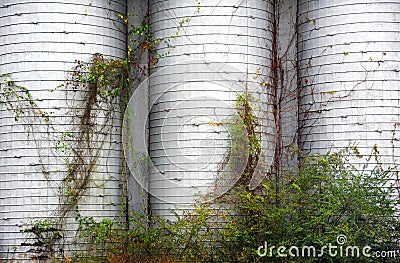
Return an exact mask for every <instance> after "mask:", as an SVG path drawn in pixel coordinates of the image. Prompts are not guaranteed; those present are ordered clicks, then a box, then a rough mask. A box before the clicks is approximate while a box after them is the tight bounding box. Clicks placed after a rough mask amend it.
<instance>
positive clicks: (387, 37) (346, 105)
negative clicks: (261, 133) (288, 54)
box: [298, 0, 400, 164]
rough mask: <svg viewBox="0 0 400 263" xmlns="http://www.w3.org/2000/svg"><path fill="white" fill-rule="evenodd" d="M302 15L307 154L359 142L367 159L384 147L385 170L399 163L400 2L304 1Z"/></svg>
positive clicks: (304, 145) (302, 100)
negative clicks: (397, 124)
mask: <svg viewBox="0 0 400 263" xmlns="http://www.w3.org/2000/svg"><path fill="white" fill-rule="evenodd" d="M298 8H299V16H298V19H299V21H298V22H299V32H298V60H299V80H300V81H301V86H302V87H301V89H300V94H301V97H300V111H301V114H300V126H301V127H302V129H301V134H300V146H301V148H302V149H303V150H306V151H312V152H326V151H327V150H328V149H329V148H330V147H331V146H333V147H338V148H339V147H344V146H347V145H348V144H349V142H350V141H353V142H354V141H356V142H357V145H358V146H359V148H360V151H361V153H362V154H364V155H365V154H368V153H370V152H371V149H372V147H373V146H374V144H377V145H378V149H379V151H380V154H381V155H383V156H384V157H383V159H382V161H383V162H384V163H386V164H395V163H398V161H399V159H398V156H399V153H398V146H399V145H398V136H399V133H398V127H397V128H396V129H394V125H395V123H396V122H399V120H400V89H399V88H398V85H399V77H400V76H399V66H400V64H399V61H400V55H399V54H400V53H399V50H400V42H399V39H400V26H399V23H400V2H399V1H360V0H358V1H311V0H301V1H299V5H298ZM393 130H397V134H396V135H395V137H396V136H397V139H396V138H395V137H394V140H393V143H394V145H392V143H391V140H392V137H393ZM393 155H394V158H393Z"/></svg>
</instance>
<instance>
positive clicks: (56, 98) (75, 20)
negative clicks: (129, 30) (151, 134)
mask: <svg viewBox="0 0 400 263" xmlns="http://www.w3.org/2000/svg"><path fill="white" fill-rule="evenodd" d="M89 2H90V1H87V2H82V1H76V0H75V1H17V0H5V1H2V3H1V5H2V6H1V7H0V47H1V54H0V72H1V74H9V76H10V77H11V78H12V79H13V80H14V81H15V83H17V84H19V85H22V86H25V87H26V88H28V89H29V90H30V91H31V94H32V96H33V97H34V98H35V99H40V100H39V102H38V105H39V107H40V108H42V109H43V110H46V111H48V112H53V113H52V114H51V116H50V118H51V121H53V120H54V121H55V122H58V123H57V124H56V129H57V130H59V131H65V130H69V129H71V128H72V129H73V127H71V126H68V124H69V121H68V120H67V119H68V118H63V116H64V114H65V113H66V112H67V111H68V105H69V103H68V102H66V101H65V95H64V94H63V91H56V92H52V93H51V92H49V90H51V89H53V88H55V87H56V86H57V85H59V84H62V83H63V81H64V80H65V78H66V76H67V73H66V71H67V70H70V69H71V68H72V67H73V66H74V65H75V64H74V61H75V60H86V59H88V58H90V57H91V55H93V54H94V53H96V52H98V53H101V54H104V56H106V57H111V58H124V56H125V51H126V50H125V44H126V35H125V31H124V30H125V29H124V28H125V27H124V24H123V23H120V20H119V18H118V17H117V14H118V13H124V12H125V4H122V3H121V2H120V1H106V0H103V1H91V2H90V3H89ZM0 118H1V125H0V138H1V139H0V149H1V150H0V156H1V164H0V207H1V209H0V255H1V256H0V258H3V259H5V258H6V257H7V258H15V259H17V260H19V259H23V258H25V259H28V258H30V257H32V256H40V255H38V254H35V252H34V251H29V249H31V247H29V246H22V245H21V244H22V243H30V240H29V239H27V237H28V236H27V235H25V234H23V233H22V232H21V230H23V229H26V228H29V227H30V226H31V223H32V222H34V221H35V220H44V219H49V218H50V219H51V218H52V216H54V215H55V212H54V209H56V208H57V207H58V204H59V198H58V196H57V194H58V190H59V189H58V185H60V182H59V181H57V180H59V179H62V178H55V177H56V176H55V175H56V174H57V173H59V172H58V171H57V170H59V169H65V166H63V162H62V161H61V160H60V159H59V158H58V159H57V158H54V155H53V153H52V151H54V147H55V143H56V141H54V140H52V141H49V138H52V135H51V134H47V133H46V131H45V127H42V128H41V127H40V126H39V123H33V124H34V125H36V131H40V132H43V133H41V134H38V133H36V134H31V135H30V137H27V134H26V132H25V130H24V125H23V121H21V122H18V123H16V122H15V121H14V118H13V116H12V114H11V113H10V112H8V111H6V110H5V108H1V111H0ZM117 119H118V118H117ZM119 126H120V125H119V123H118V121H117V122H116V123H115V127H113V128H112V130H111V133H112V135H110V136H107V142H106V143H105V144H104V147H105V150H104V152H103V153H102V156H101V157H100V159H99V164H98V166H97V168H96V173H95V175H94V181H95V185H91V186H92V187H91V189H89V190H88V191H86V192H85V196H84V198H83V199H82V201H81V203H79V209H80V211H81V213H82V215H83V216H89V215H90V216H91V215H93V216H95V217H109V216H113V215H116V214H117V213H118V211H119V207H118V203H119V186H118V177H119V167H120V165H119V164H120V159H121V158H120V156H121V150H120V142H119V141H120V139H119ZM53 135H54V134H53ZM33 138H37V140H38V141H39V144H36V143H35V140H34V139H33ZM38 147H39V148H40V151H41V155H42V160H43V161H44V162H45V163H46V165H48V169H49V174H50V177H49V178H51V180H50V181H49V180H46V178H45V177H44V175H43V173H42V172H41V171H40V168H39V166H40V165H39V164H38V162H39V157H38ZM106 156H108V157H106ZM106 158H108V160H107V161H106ZM63 167H64V168H63ZM62 172H63V171H61V173H62ZM64 172H65V171H64ZM72 216H74V215H72ZM67 222H69V223H71V224H73V223H74V220H73V219H71V220H69V221H67ZM75 223H76V222H75ZM66 228H67V229H69V230H71V229H74V228H75V226H72V225H71V226H67V227H66ZM66 236H67V237H68V236H74V234H73V233H66ZM64 249H67V248H64Z"/></svg>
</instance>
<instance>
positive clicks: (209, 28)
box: [149, 0, 274, 216]
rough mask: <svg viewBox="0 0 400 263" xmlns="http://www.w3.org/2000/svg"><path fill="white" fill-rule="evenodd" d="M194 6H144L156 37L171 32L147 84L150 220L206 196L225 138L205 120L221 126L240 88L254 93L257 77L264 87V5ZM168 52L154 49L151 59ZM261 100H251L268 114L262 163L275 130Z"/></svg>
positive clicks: (267, 36) (251, 1)
mask: <svg viewBox="0 0 400 263" xmlns="http://www.w3.org/2000/svg"><path fill="white" fill-rule="evenodd" d="M200 2H201V4H200V5H199V6H198V5H197V4H196V1H193V0H187V1H161V0H152V1H150V6H149V8H150V22H151V27H152V30H154V32H155V36H156V38H168V37H170V36H175V35H176V33H177V32H178V36H177V37H175V38H173V39H170V43H171V46H172V49H171V53H170V54H169V55H167V56H166V57H164V58H161V59H160V61H159V63H158V64H157V71H153V74H154V75H153V76H152V77H151V78H150V148H149V149H150V157H151V160H152V162H153V163H154V165H155V166H154V169H152V170H151V172H150V192H151V193H152V195H153V196H152V198H151V206H152V209H153V213H154V214H157V215H165V216H168V215H171V212H170V211H169V210H170V209H175V211H176V212H178V213H181V212H182V210H185V209H191V208H192V204H193V201H194V199H195V196H196V195H197V194H200V195H201V194H204V193H206V192H207V191H209V190H210V189H212V187H213V184H214V179H215V176H216V173H217V169H218V164H219V163H220V162H221V161H222V159H223V156H224V153H225V151H226V147H227V146H228V133H227V129H226V128H227V127H224V126H223V125H221V126H215V125H210V123H209V121H213V122H226V121H227V120H228V119H229V118H230V117H231V115H232V114H235V111H234V110H233V109H234V107H235V106H234V103H235V99H236V94H237V93H243V92H244V90H245V87H246V83H253V84H249V89H250V91H251V92H255V90H254V89H253V88H252V85H255V86H253V87H260V86H261V85H260V84H261V81H260V78H262V79H264V80H265V81H268V80H269V74H270V64H271V62H270V52H269V48H268V47H271V32H270V24H269V18H270V16H271V12H272V5H271V3H270V1H261V0H248V1H236V2H232V1H228V0H222V1H208V0H207V1H200ZM198 7H200V10H199V12H198V10H197V8H198ZM186 18H189V19H190V21H189V22H187V21H186ZM182 20H183V21H184V23H183V27H180V28H179V30H178V29H177V28H178V26H179V22H181V21H182ZM167 50H168V47H163V45H162V44H161V45H160V49H159V51H158V52H159V53H164V52H167ZM213 62H214V63H213ZM257 72H258V73H257ZM257 74H259V76H258V77H255V78H254V76H255V75H257ZM252 89H253V90H252ZM262 93H263V94H256V93H254V94H253V95H255V97H256V98H257V99H261V103H262V105H263V106H262V107H263V109H266V110H267V113H266V114H265V115H263V116H261V119H262V121H261V123H262V124H263V125H264V130H263V132H264V134H263V135H264V137H263V138H264V142H263V144H264V150H265V154H266V156H267V157H266V158H267V159H268V160H264V161H265V162H266V163H268V162H269V161H270V158H271V156H272V148H273V145H272V144H271V140H272V139H271V136H272V135H273V134H274V130H273V128H272V127H274V126H273V124H272V116H271V111H270V110H268V109H267V108H268V106H267V104H266V99H265V98H266V97H267V96H268V94H267V92H266V91H265V90H264V91H262Z"/></svg>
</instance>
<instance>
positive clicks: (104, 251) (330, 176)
mask: <svg viewBox="0 0 400 263" xmlns="http://www.w3.org/2000/svg"><path fill="white" fill-rule="evenodd" d="M249 98H251V97H250V96H249V95H240V96H239V97H238V104H237V105H238V107H239V109H238V110H239V116H240V117H239V119H241V121H240V122H237V123H236V125H240V126H242V125H244V126H242V127H245V128H246V130H247V136H248V139H247V140H246V141H247V142H248V143H249V147H248V149H249V152H248V154H249V155H252V156H253V158H256V156H257V155H258V154H259V147H258V145H259V143H260V142H259V139H258V137H257V136H256V134H257V133H256V130H257V127H256V123H257V119H256V117H255V115H254V113H253V111H252V107H251V103H250V101H249V100H248V99H249ZM248 120H251V121H248ZM239 130H240V129H239ZM233 142H234V143H237V141H234V140H233ZM236 147H237V145H236ZM231 149H232V148H231ZM236 150H237V148H236ZM357 152H358V151H357V148H356V147H354V146H351V147H348V148H346V149H344V150H342V151H339V152H332V153H328V154H325V155H310V156H301V161H300V165H299V168H298V169H296V170H287V171H285V172H284V176H283V178H285V180H283V181H282V182H279V183H277V181H276V180H274V178H272V177H267V178H266V179H265V180H264V181H263V182H262V184H261V186H260V187H258V188H257V189H255V190H249V189H248V187H247V178H248V176H249V173H251V172H252V165H251V163H249V162H248V163H247V165H246V169H245V170H244V172H243V173H242V178H240V179H239V180H238V181H237V182H238V183H237V184H235V185H234V187H233V188H231V190H230V191H229V192H227V193H226V194H224V195H222V196H220V197H219V198H216V199H214V200H213V201H212V202H208V203H203V204H201V205H198V206H197V207H196V208H195V209H194V210H193V211H192V212H190V213H187V214H185V215H184V216H180V217H179V216H177V218H176V221H173V222H172V221H167V220H165V219H162V218H159V217H154V216H153V217H149V216H147V215H143V214H139V213H131V214H130V224H131V226H130V228H129V230H128V231H126V230H124V229H123V227H121V225H120V224H119V223H117V222H114V221H110V220H108V219H107V220H103V221H102V222H95V221H94V220H93V219H92V218H86V219H85V220H82V221H81V225H80V231H81V235H80V237H81V238H82V239H84V241H85V243H87V244H88V247H87V249H86V251H88V255H86V256H89V257H86V258H85V257H82V255H80V260H79V261H80V262H265V260H266V258H265V257H267V261H269V262H316V261H318V262H360V261H362V262H376V261H377V260H376V258H368V257H363V255H362V254H361V252H360V257H356V254H354V257H345V256H339V255H340V254H339V250H337V251H338V256H337V257H332V256H331V255H329V254H328V252H327V251H325V252H326V253H325V254H323V255H321V256H320V257H316V256H315V257H313V256H312V254H310V255H309V256H305V257H303V256H301V255H302V254H301V250H300V252H298V253H299V254H298V255H299V256H298V257H297V256H294V257H289V258H285V257H279V256H278V254H277V250H276V248H277V247H279V246H286V247H287V248H289V247H291V246H297V247H298V248H300V249H301V248H302V247H304V246H313V247H315V248H316V255H318V254H320V253H321V250H320V249H321V248H322V247H323V246H328V245H329V244H332V245H333V246H335V245H336V246H337V245H338V243H337V242H338V240H337V238H338V237H344V236H345V237H346V238H347V241H346V242H345V243H341V244H342V245H343V246H358V247H360V249H362V248H363V247H364V246H370V247H371V251H369V253H370V254H372V253H373V251H382V250H385V251H388V250H395V249H396V245H397V240H398V238H399V236H398V234H397V233H398V229H399V220H398V218H397V217H396V214H395V212H396V207H397V205H398V201H397V199H396V198H395V197H396V193H395V191H396V190H395V188H394V187H392V185H391V179H392V178H393V172H392V171H391V170H384V169H383V167H382V166H381V165H380V164H379V159H378V152H377V148H374V149H373V150H372V152H371V155H370V156H368V157H365V160H363V161H364V163H365V165H364V166H363V167H360V166H355V165H353V163H355V160H354V158H356V159H358V158H363V157H361V156H358V157H357ZM297 154H301V153H299V152H297ZM249 160H251V159H249ZM371 167H373V168H371ZM265 242H267V243H268V244H269V246H270V247H272V246H275V250H274V251H272V254H271V255H270V254H269V253H270V251H269V250H268V251H267V253H266V255H262V253H261V256H260V251H261V252H263V249H264V248H261V249H260V247H261V246H264V244H266V243H265ZM339 244H340V243H339ZM360 251H361V250H360ZM287 253H288V252H287V251H286V254H287ZM295 255H296V254H295ZM262 256H265V257H262ZM380 260H381V259H380ZM380 260H378V261H380Z"/></svg>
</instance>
